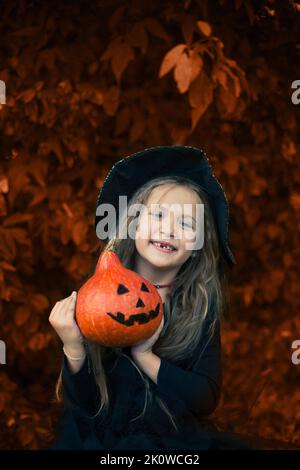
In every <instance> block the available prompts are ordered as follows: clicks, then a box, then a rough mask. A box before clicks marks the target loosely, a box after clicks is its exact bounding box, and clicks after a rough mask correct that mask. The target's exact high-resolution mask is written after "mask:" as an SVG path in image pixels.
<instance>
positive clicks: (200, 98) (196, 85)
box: [189, 71, 213, 129]
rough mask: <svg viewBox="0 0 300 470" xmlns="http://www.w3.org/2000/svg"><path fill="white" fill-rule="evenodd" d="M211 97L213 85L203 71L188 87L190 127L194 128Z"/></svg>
mask: <svg viewBox="0 0 300 470" xmlns="http://www.w3.org/2000/svg"><path fill="white" fill-rule="evenodd" d="M212 99H213V86H212V84H211V81H210V80H209V78H208V76H207V75H206V73H205V72H204V71H202V72H201V74H200V75H199V77H198V78H197V79H196V80H194V82H193V83H192V84H191V86H190V89H189V103H190V106H191V108H192V110H191V117H192V128H193V129H194V128H195V126H196V124H197V122H198V121H199V119H200V118H201V116H202V115H203V114H204V113H205V111H206V110H207V108H208V106H209V105H210V104H211V102H212Z"/></svg>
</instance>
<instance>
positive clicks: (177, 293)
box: [56, 176, 228, 431]
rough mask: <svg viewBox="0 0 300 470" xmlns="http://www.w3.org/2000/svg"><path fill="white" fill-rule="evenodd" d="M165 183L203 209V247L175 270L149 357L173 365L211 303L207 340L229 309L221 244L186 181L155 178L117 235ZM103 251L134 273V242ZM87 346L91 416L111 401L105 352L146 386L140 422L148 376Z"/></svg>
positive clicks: (189, 348)
mask: <svg viewBox="0 0 300 470" xmlns="http://www.w3.org/2000/svg"><path fill="white" fill-rule="evenodd" d="M165 183H171V184H174V185H178V184H179V185H182V186H185V187H187V188H190V189H192V190H194V191H196V193H197V194H198V195H199V197H200V199H201V202H202V203H203V204H204V245H203V248H202V249H201V250H197V251H196V256H195V257H192V256H190V257H189V258H188V259H187V260H186V261H185V263H183V265H182V266H181V267H180V269H179V271H178V273H177V275H176V278H175V280H174V283H173V285H172V286H171V288H170V291H169V294H168V295H167V296H166V299H165V310H166V318H165V325H164V328H163V331H162V332H161V334H160V337H159V338H158V340H157V341H156V343H155V344H154V345H153V348H152V350H153V352H154V353H155V354H157V355H158V356H160V357H163V358H165V359H166V360H170V361H172V362H174V363H176V362H177V361H181V360H186V359H187V358H188V357H192V356H193V352H194V351H195V348H196V347H197V345H198V344H199V341H200V339H201V336H202V327H203V324H204V321H205V319H206V318H207V316H208V312H209V308H210V305H211V303H213V306H214V307H213V308H212V309H211V313H212V315H211V320H212V321H211V324H210V327H209V331H210V337H209V339H208V341H209V340H210V338H211V337H212V335H213V333H214V330H215V324H216V321H217V320H218V319H219V320H220V322H221V323H222V321H223V318H225V317H226V314H227V308H228V285H227V279H226V276H225V267H226V264H225V262H224V258H223V257H222V256H221V255H220V245H219V242H218V238H217V233H216V228H215V223H214V219H213V215H212V213H211V208H210V205H209V202H208V199H207V197H206V193H205V192H204V191H203V190H202V189H201V188H200V187H199V186H198V185H196V184H194V182H192V181H191V180H190V179H188V178H185V177H182V176H165V177H158V178H155V179H152V180H150V181H148V182H147V183H146V184H144V185H143V186H142V187H140V188H139V189H138V190H137V191H136V192H135V194H134V195H133V196H132V198H131V199H130V201H129V202H128V211H127V213H126V217H123V220H122V221H121V222H120V234H122V233H124V231H126V230H127V228H128V226H129V224H130V223H131V222H132V221H133V219H135V217H136V215H129V216H128V215H127V214H128V213H130V211H129V208H130V206H131V205H132V204H137V203H140V204H145V205H146V203H147V200H148V198H149V196H150V194H151V192H152V190H153V189H154V188H155V187H157V186H160V185H162V184H165ZM125 233H126V232H125ZM104 250H113V251H114V252H115V253H116V254H117V255H118V257H119V259H120V260H121V262H122V264H123V265H124V266H125V267H126V268H128V269H133V268H134V266H135V256H136V248H135V240H134V239H133V238H131V237H122V236H120V237H119V238H116V237H114V238H112V239H110V241H109V242H108V243H107V244H106V246H105V248H104ZM99 254H100V253H99ZM99 254H98V256H97V259H96V262H95V266H94V268H93V271H92V273H90V274H89V275H88V277H90V276H91V275H92V274H93V273H94V272H95V268H96V264H97V262H98V258H99ZM208 341H207V342H208ZM206 344H207V343H206ZM86 347H87V354H88V359H89V358H90V359H91V366H92V367H91V369H92V372H93V374H94V377H95V380H96V383H97V385H98V388H99V392H100V399H101V404H100V408H99V410H98V411H97V413H96V414H95V415H94V416H97V415H98V414H99V413H100V412H101V411H102V409H103V407H106V409H107V408H108V407H109V402H110V399H109V393H108V384H107V380H106V371H105V368H104V366H103V361H104V359H105V357H107V355H108V354H109V353H111V352H114V353H115V354H116V355H117V356H118V358H117V360H118V359H119V358H120V356H125V357H126V358H127V359H128V360H130V361H131V363H132V365H133V366H134V367H135V368H136V369H137V371H138V372H139V374H140V376H141V378H142V380H143V382H144V384H145V405H144V409H143V411H142V413H141V414H140V415H139V416H137V417H135V418H133V419H132V421H134V420H135V419H138V418H139V417H143V416H144V414H145V410H146V407H147V400H148V399H149V400H151V401H152V399H153V396H152V392H151V389H150V385H149V379H148V377H146V376H144V375H143V373H142V372H141V371H140V369H139V367H138V366H137V365H136V364H135V362H134V361H133V360H132V359H131V358H130V357H129V356H128V355H126V354H124V353H122V349H121V348H107V347H103V346H101V345H99V344H96V343H92V342H89V341H86ZM204 348H205V347H204ZM204 348H203V349H202V352H203V350H204ZM115 365H116V364H115ZM115 365H114V367H115ZM56 398H57V400H58V401H62V374H61V373H60V375H59V378H58V381H57V385H56ZM155 398H156V400H157V402H158V404H159V406H160V407H161V408H162V409H163V410H164V411H165V413H166V414H167V416H168V417H169V419H170V421H171V423H172V425H173V426H174V428H175V429H176V431H178V427H177V424H176V419H175V417H174V416H173V414H172V413H171V412H170V410H169V409H168V407H167V405H166V404H165V403H164V401H163V400H162V399H161V398H160V397H158V396H157V395H156V396H155Z"/></svg>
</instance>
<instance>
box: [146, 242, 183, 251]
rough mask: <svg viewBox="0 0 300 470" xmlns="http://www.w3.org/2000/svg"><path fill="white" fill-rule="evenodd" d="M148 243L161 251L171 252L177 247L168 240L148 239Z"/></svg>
mask: <svg viewBox="0 0 300 470" xmlns="http://www.w3.org/2000/svg"><path fill="white" fill-rule="evenodd" d="M150 244H151V245H152V246H153V248H155V249H156V250H157V251H160V252H161V253H168V254H171V253H174V252H175V251H177V249H176V248H175V247H174V246H173V245H171V244H170V243H168V242H164V241H161V242H160V241H153V240H150Z"/></svg>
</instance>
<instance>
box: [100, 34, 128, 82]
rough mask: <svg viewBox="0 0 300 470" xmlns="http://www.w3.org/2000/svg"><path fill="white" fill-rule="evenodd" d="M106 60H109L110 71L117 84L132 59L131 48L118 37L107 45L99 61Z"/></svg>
mask: <svg viewBox="0 0 300 470" xmlns="http://www.w3.org/2000/svg"><path fill="white" fill-rule="evenodd" d="M106 59H111V64H112V70H113V72H114V75H115V77H116V79H117V81H118V82H119V81H120V79H121V76H122V74H123V72H124V70H125V69H126V67H127V65H128V63H129V62H130V61H131V60H133V59H134V52H133V49H132V47H131V46H130V45H129V44H127V43H126V42H124V40H123V38H122V37H120V36H119V37H117V38H116V39H114V40H113V41H112V42H111V43H110V44H109V46H108V48H107V50H106V51H105V52H104V54H102V56H101V58H100V60H106Z"/></svg>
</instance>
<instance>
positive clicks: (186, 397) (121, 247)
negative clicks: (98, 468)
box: [49, 146, 251, 450]
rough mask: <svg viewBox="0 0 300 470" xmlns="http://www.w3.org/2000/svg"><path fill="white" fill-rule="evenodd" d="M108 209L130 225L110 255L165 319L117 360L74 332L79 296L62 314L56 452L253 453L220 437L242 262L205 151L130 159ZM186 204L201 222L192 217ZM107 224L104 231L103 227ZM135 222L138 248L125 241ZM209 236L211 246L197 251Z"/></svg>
mask: <svg viewBox="0 0 300 470" xmlns="http://www.w3.org/2000/svg"><path fill="white" fill-rule="evenodd" d="M120 195H123V196H124V195H126V196H127V197H128V199H129V201H128V207H127V211H126V213H125V215H124V213H123V214H121V213H119V212H120V210H119V200H118V197H119V196H120ZM104 203H110V204H112V205H113V206H114V207H115V209H116V214H117V216H118V217H119V218H118V226H117V231H116V232H115V233H114V235H113V236H111V233H110V236H109V237H107V238H106V240H107V239H109V240H108V242H107V244H106V246H105V249H107V250H114V251H115V252H116V253H117V255H118V256H119V258H120V260H121V262H122V263H123V265H124V266H125V267H127V268H129V269H132V270H134V271H136V272H137V273H139V274H140V275H142V276H143V277H145V278H146V279H148V280H149V281H150V282H152V283H153V284H154V285H155V286H156V288H157V289H159V293H160V295H161V298H162V301H163V307H164V317H163V319H162V321H161V324H160V326H159V328H158V329H157V331H156V332H155V333H154V335H153V336H152V337H151V338H149V339H147V340H146V341H143V342H140V343H138V344H136V345H134V346H132V347H126V348H123V349H121V348H107V347H102V346H100V345H98V344H95V343H94V344H93V343H91V342H88V341H86V340H85V339H84V338H83V336H82V334H81V332H80V330H79V327H78V326H77V324H76V321H75V306H76V292H73V294H72V295H71V296H70V297H67V298H66V299H63V300H62V301H60V302H57V303H56V305H55V306H54V308H53V309H52V311H51V314H50V317H49V321H50V323H51V325H52V326H53V328H54V329H55V330H56V332H57V334H58V335H59V337H60V339H61V340H62V343H63V352H64V354H63V364H62V370H61V373H60V377H59V380H58V383H57V389H56V391H57V397H58V399H62V398H63V399H64V415H63V417H62V419H61V420H60V422H59V426H58V428H57V432H58V436H57V439H56V441H55V443H54V444H53V445H52V446H51V448H52V449H105V450H107V449H109V450H112V449H143V450H154V449H165V450H171V449H182V450H187V449H190V450H191V449H194V450H199V449H212V448H215V449H239V448H242V449H247V448H251V445H250V443H249V442H246V441H245V440H243V439H241V438H240V437H239V436H237V435H233V434H229V433H225V432H220V431H218V430H217V428H216V427H215V425H214V424H213V423H212V422H211V420H210V418H209V415H210V414H211V413H212V412H213V411H214V410H215V408H216V407H217V405H218V403H219V400H220V396H221V384H222V369H221V351H220V344H221V343H220V327H221V323H222V321H223V318H224V316H225V313H226V310H227V304H228V302H227V292H228V290H227V287H226V277H225V261H227V263H228V264H229V266H232V265H233V263H235V260H234V258H233V255H232V253H231V251H230V248H229V246H228V241H227V231H228V204H227V199H226V196H225V194H224V192H223V190H222V187H221V185H220V184H219V183H218V181H217V180H216V178H215V177H214V176H213V174H212V171H211V167H210V165H209V163H208V159H207V157H206V155H205V154H204V152H202V151H201V150H198V149H196V148H194V147H184V146H160V147H151V148H148V149H145V150H143V151H141V152H138V153H136V154H133V155H131V156H129V157H126V158H124V159H122V160H120V161H118V162H117V163H116V164H115V165H114V166H113V167H112V169H111V170H110V172H109V174H108V176H107V178H106V179H105V181H104V183H103V186H102V188H101V190H100V192H99V196H98V200H97V209H98V207H100V205H101V204H104ZM133 204H142V206H141V207H143V209H142V211H141V212H140V214H139V217H138V218H136V215H132V214H133V212H130V208H131V207H132V206H133ZM186 204H188V205H189V208H192V210H191V211H188V212H185V207H187V206H185V205H186ZM201 204H202V205H203V206H202V208H204V217H203V218H202V219H201V220H199V218H198V219H197V217H196V216H197V210H196V208H197V207H201V206H200V205H201ZM169 208H171V209H169ZM174 208H175V209H174ZM98 212H99V210H97V211H96V218H95V227H96V230H97V228H98V227H99V226H100V225H101V223H100V222H101V221H102V222H103V220H102V219H103V217H102V216H101V215H99V213H98ZM128 214H130V215H128ZM165 218H168V220H169V221H171V223H169V224H168V225H167V224H164V223H163V222H164V219H165ZM134 221H136V222H137V225H136V232H135V237H133V238H131V237H128V236H127V237H126V234H127V233H128V227H129V226H130V224H131V223H132V222H134ZM166 227H167V228H166ZM201 230H202V231H203V235H204V243H203V245H202V247H201V248H198V249H195V250H191V249H190V248H189V246H190V245H189V243H190V241H191V240H194V241H195V240H196V237H197V235H199V233H200V232H201ZM116 233H118V235H116ZM97 234H98V231H97ZM124 235H125V236H124ZM160 243H165V244H167V245H168V247H166V246H165V245H161V244H160ZM194 246H195V245H194ZM98 257H99V255H98ZM98 257H97V261H98Z"/></svg>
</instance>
